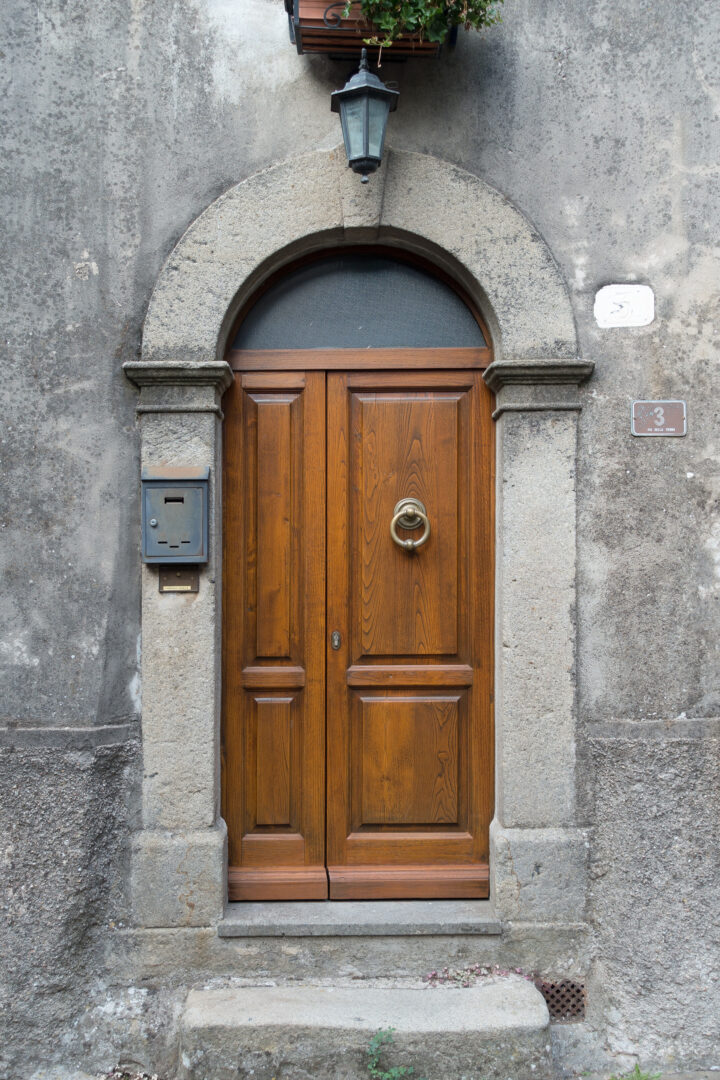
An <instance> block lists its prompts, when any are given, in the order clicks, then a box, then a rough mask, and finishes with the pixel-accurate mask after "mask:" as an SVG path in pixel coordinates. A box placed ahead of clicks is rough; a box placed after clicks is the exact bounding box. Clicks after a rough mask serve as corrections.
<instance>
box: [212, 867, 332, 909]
mask: <svg viewBox="0 0 720 1080" xmlns="http://www.w3.org/2000/svg"><path fill="white" fill-rule="evenodd" d="M327 897H328V879H327V873H326V871H325V867H324V866H318V867H314V866H310V867H304V866H298V867H287V868H283V869H273V868H271V867H265V868H263V869H260V870H253V869H251V868H248V867H230V869H229V870H228V900H230V901H231V903H232V902H235V901H239V900H246V901H249V900H327Z"/></svg>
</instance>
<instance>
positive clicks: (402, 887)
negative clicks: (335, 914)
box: [328, 865, 489, 900]
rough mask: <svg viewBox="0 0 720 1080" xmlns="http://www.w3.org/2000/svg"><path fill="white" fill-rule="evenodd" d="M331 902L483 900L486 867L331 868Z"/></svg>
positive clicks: (487, 887) (485, 894) (487, 879)
mask: <svg viewBox="0 0 720 1080" xmlns="http://www.w3.org/2000/svg"><path fill="white" fill-rule="evenodd" d="M328 877H329V878H330V899H331V900H404V899H407V898H408V897H414V898H415V899H425V900H432V899H459V898H462V897H464V898H467V899H473V898H475V899H481V898H484V897H486V896H488V895H489V870H488V867H487V866H452V865H445V866H425V867H387V866H386V867H381V868H378V867H375V866H329V867H328Z"/></svg>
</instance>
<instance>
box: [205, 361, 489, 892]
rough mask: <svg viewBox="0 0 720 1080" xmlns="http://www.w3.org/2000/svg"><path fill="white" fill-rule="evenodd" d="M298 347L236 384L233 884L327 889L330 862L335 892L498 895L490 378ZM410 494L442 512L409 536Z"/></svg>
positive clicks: (227, 743)
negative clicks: (324, 356) (349, 364)
mask: <svg viewBox="0 0 720 1080" xmlns="http://www.w3.org/2000/svg"><path fill="white" fill-rule="evenodd" d="M392 351H393V352H395V350H392ZM410 351H412V350H408V352H410ZM440 351H443V350H440ZM339 352H345V350H340V351H339ZM446 352H447V353H454V352H457V350H446ZM295 355H296V356H299V355H300V354H295ZM302 355H305V356H306V354H302ZM338 362H339V361H338ZM298 364H299V361H298V362H297V363H296V365H295V369H294V370H288V371H286V372H283V371H272V370H269V371H268V370H266V371H248V372H245V373H242V374H238V375H237V376H236V379H235V385H234V386H233V387H232V388H231V390H230V391H229V392H228V395H227V397H226V399H225V409H226V417H227V419H226V428H225V477H224V484H225V508H224V527H225V544H224V594H223V595H224V614H223V651H224V694H223V758H222V763H223V814H224V816H225V819H226V821H227V824H228V832H229V846H230V896H231V899H246V900H251V899H254V900H260V899H290V898H295V899H302V898H307V899H321V898H323V897H326V896H327V895H328V874H327V873H326V871H325V869H324V864H325V863H327V865H328V868H329V869H328V873H329V879H330V895H331V896H333V897H334V898H336V899H343V898H344V899H351V898H366V899H371V898H378V899H380V898H388V899H389V898H400V897H413V896H415V897H438V898H439V897H454V896H458V897H459V896H466V897H468V896H486V895H487V880H488V873H487V864H488V846H489V823H490V820H491V816H492V811H493V787H492V776H493V717H492V671H493V655H492V627H493V528H494V523H493V484H494V458H493V450H494V438H493V427H492V421H491V411H492V395H491V394H490V393H489V391H488V390H487V388H486V387H485V386H484V384H483V382H482V378H481V375H480V372H479V370H477V369H475V370H473V369H472V368H464V367H460V366H458V368H457V369H455V370H449V369H448V370H446V368H445V366H443V365H442V364H438V365H437V366H436V367H433V366H432V365H429V369H428V370H422V371H418V370H407V369H402V366H401V365H399V366H398V367H397V369H395V370H389V371H376V370H374V369H373V368H372V367H368V368H364V369H363V368H361V369H359V370H357V371H352V372H344V373H340V372H333V371H330V372H329V373H328V374H327V375H326V374H325V372H324V371H322V370H317V369H314V368H313V366H312V365H311V364H309V365H306V367H305V368H304V369H302V370H300V369H298ZM291 367H292V365H291ZM326 387H327V390H326ZM326 394H327V414H326ZM261 413H262V414H264V415H263V416H262V418H261ZM277 416H280V417H281V418H282V419H281V420H280V421H279V423H274V422H270V418H271V417H277ZM266 418H268V422H267V423H266ZM326 439H327V446H328V448H329V453H328V454H327V456H326V453H325V446H326ZM261 476H262V479H261ZM326 484H327V491H328V499H327V517H326ZM260 486H262V487H263V491H261V490H260ZM405 487H409V488H411V489H412V490H408V491H406V490H403V489H404V488H405ZM406 495H414V496H415V497H417V498H421V499H423V501H424V502H425V503H426V507H427V509H428V512H429V514H430V516H431V525H432V529H433V531H432V535H431V540H430V541H429V542H428V544H427V545H426V547H425V548H424V549H421V550H420V551H418V552H417V553H416V554H414V555H411V556H408V554H407V553H406V552H403V551H401V550H400V549H399V548H397V547H396V545H394V544H393V542H392V539H391V537H390V533H389V516H388V508H389V511H390V512H391V511H392V509H393V506H394V503H395V502H396V501H397V500H398V499H400V498H401V497H404V496H406ZM391 504H392V505H391ZM281 507H285V508H286V509H287V512H286V513H284V514H283V511H282V509H280V508H281ZM279 511H280V512H279ZM261 517H262V518H264V524H262V525H261V524H260V518H261ZM386 519H387V520H386ZM326 530H327V541H328V553H327V593H326V588H325V574H326V558H325V540H326ZM261 546H262V552H261V551H260V547H261ZM278 552H279V553H280V556H281V557H280V559H279V563H278V564H274V563H273V562H272V559H273V555H274V553H278ZM424 556H429V557H427V558H424ZM403 559H404V560H405V561H404V562H403V561H398V560H403ZM326 620H327V621H326ZM259 621H260V622H261V623H264V625H259ZM336 629H337V630H338V631H339V632H340V635H341V647H340V649H338V650H335V649H331V648H330V644H329V640H330V633H331V632H332V631H333V630H336ZM261 650H265V653H264V654H263V653H262V652H261ZM268 650H273V653H272V655H268ZM280 650H282V655H278V653H279V651H280ZM326 672H327V687H326ZM326 688H327V712H326V702H325V691H326ZM326 725H327V730H326ZM326 738H327V770H328V771H327V784H326V775H325V767H326V766H325V754H326V741H325V740H326ZM326 798H327V823H326V817H325V799H326ZM326 825H327V832H326V833H325V826H326Z"/></svg>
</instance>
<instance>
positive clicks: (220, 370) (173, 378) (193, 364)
mask: <svg viewBox="0 0 720 1080" xmlns="http://www.w3.org/2000/svg"><path fill="white" fill-rule="evenodd" d="M123 371H124V372H125V377H126V378H127V379H129V381H130V382H131V383H132V384H133V385H134V386H137V387H139V388H140V389H142V388H143V387H145V386H190V387H201V386H210V387H213V388H214V389H215V390H217V391H219V393H220V394H222V393H223V392H224V391H225V390H227V388H228V387H229V386H231V385H232V381H233V373H232V368H231V367H230V365H229V364H227V363H226V362H225V361H224V360H206V361H202V362H197V361H194V360H174V361H167V362H164V363H148V362H145V361H142V360H128V361H127V362H126V363H125V364H123Z"/></svg>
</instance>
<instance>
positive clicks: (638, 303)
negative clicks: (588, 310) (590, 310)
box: [594, 285, 655, 329]
mask: <svg viewBox="0 0 720 1080" xmlns="http://www.w3.org/2000/svg"><path fill="white" fill-rule="evenodd" d="M594 311H595V322H596V323H597V324H598V326H601V327H602V328H603V329H610V328H612V327H615V326H649V325H650V323H651V322H652V321H653V319H654V318H655V293H654V292H653V291H652V289H651V288H650V286H649V285H605V286H603V288H602V289H599V290H598V292H597V293H596V294H595V309H594Z"/></svg>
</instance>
